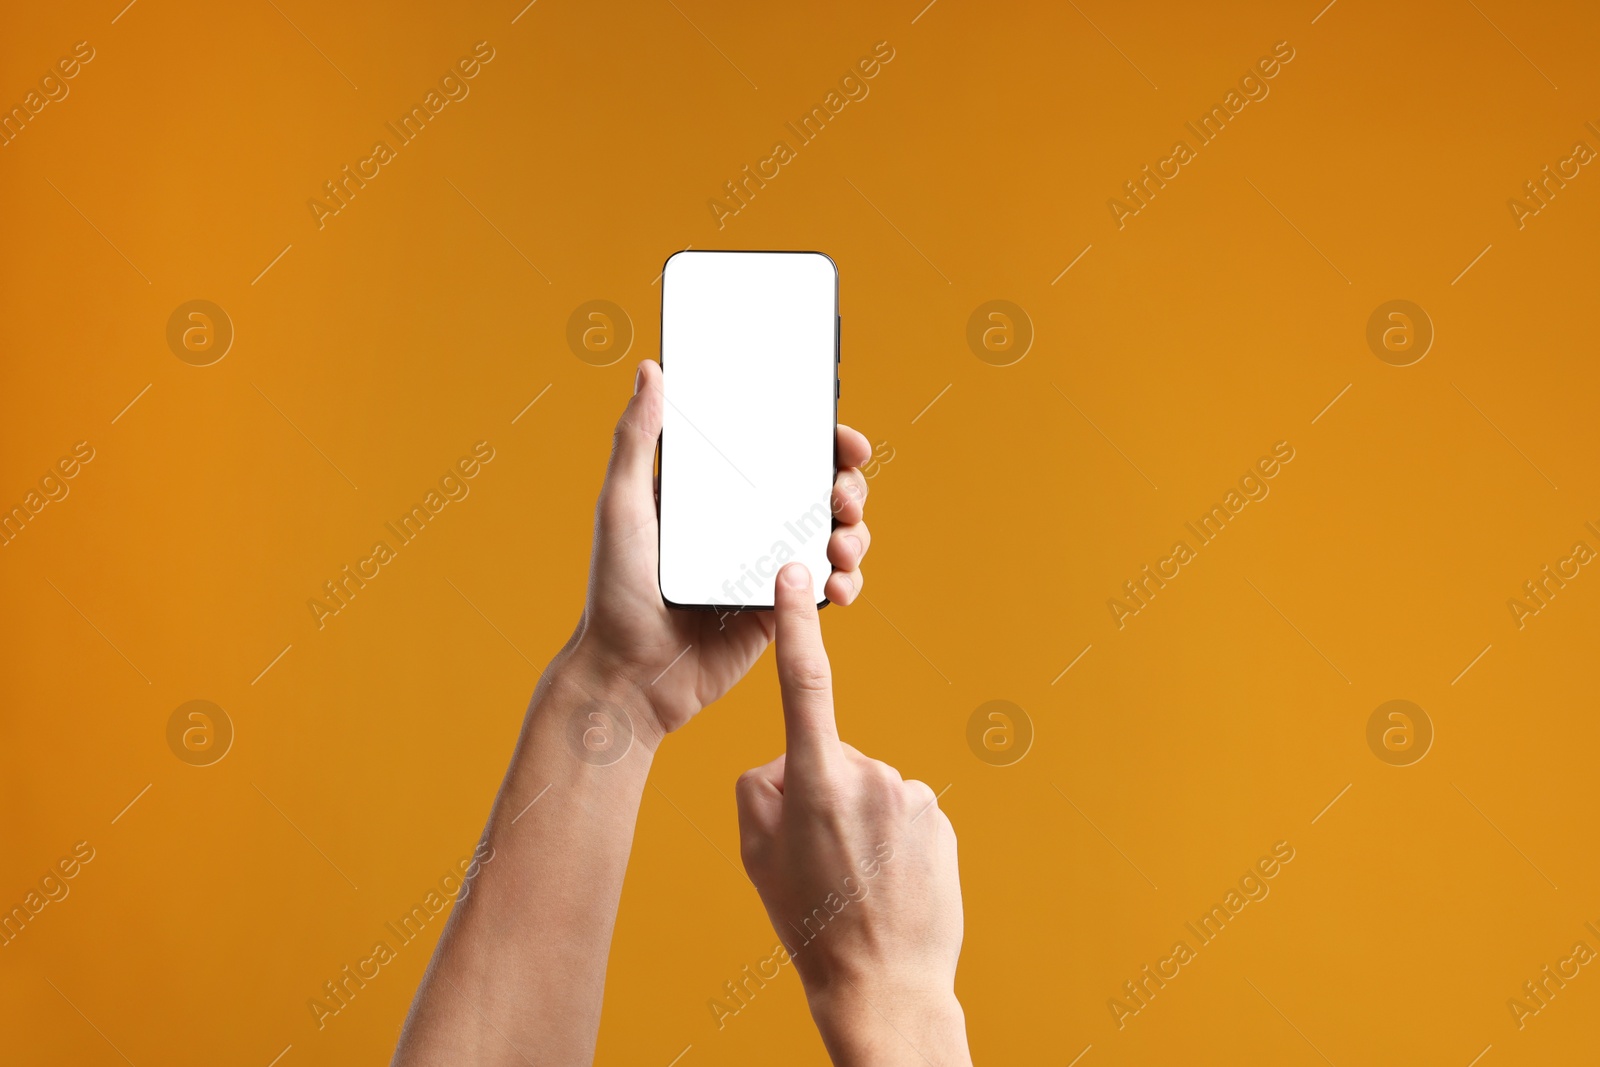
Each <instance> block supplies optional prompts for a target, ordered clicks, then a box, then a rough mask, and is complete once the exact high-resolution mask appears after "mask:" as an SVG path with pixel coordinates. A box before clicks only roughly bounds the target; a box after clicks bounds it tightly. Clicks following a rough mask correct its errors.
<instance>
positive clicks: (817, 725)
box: [773, 563, 844, 789]
mask: <svg viewBox="0 0 1600 1067" xmlns="http://www.w3.org/2000/svg"><path fill="white" fill-rule="evenodd" d="M814 596H815V594H814V593H813V592H812V586H811V575H810V573H809V572H808V571H807V570H806V569H805V567H803V566H801V565H800V564H798V563H791V564H789V565H788V566H786V567H784V568H783V569H782V570H781V571H779V572H778V579H777V584H776V586H775V588H774V590H773V614H774V615H775V616H776V621H777V634H776V636H775V638H774V645H775V646H776V655H777V660H778V685H779V688H780V689H781V690H782V692H783V727H784V737H785V746H786V748H787V749H788V760H787V768H788V775H787V777H788V781H789V785H790V787H791V788H795V787H798V788H800V789H804V787H805V783H806V782H808V781H811V780H813V779H815V778H817V777H819V776H821V775H823V774H825V773H827V772H828V770H829V768H831V767H832V766H833V765H834V764H835V763H836V762H837V761H838V760H839V759H840V758H841V757H842V756H843V751H844V750H843V749H842V748H840V746H839V727H838V725H837V724H836V723H835V722H834V718H833V671H832V668H831V667H830V666H829V665H828V650H827V649H826V648H824V647H823V644H822V623H821V620H820V619H819V618H818V617H817V604H816V601H815V599H814Z"/></svg>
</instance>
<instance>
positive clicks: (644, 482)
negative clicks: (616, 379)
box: [600, 359, 662, 517]
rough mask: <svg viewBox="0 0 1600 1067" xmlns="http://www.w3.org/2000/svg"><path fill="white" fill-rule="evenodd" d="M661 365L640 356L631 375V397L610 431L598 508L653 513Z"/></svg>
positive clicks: (611, 510) (660, 406)
mask: <svg viewBox="0 0 1600 1067" xmlns="http://www.w3.org/2000/svg"><path fill="white" fill-rule="evenodd" d="M661 411H662V392H661V367H660V365H659V364H657V363H656V362H655V361H654V360H649V359H647V360H644V361H643V362H641V363H640V364H639V370H638V373H637V375H636V376H635V378H634V389H633V399H631V400H629V401H628V406H627V407H626V408H625V409H623V412H622V417H621V418H619V419H618V420H617V428H616V432H615V433H614V434H613V435H612V441H611V461H610V463H608V464H607V466H606V483H605V488H604V489H602V490H601V493H600V503H601V507H602V509H604V510H606V511H608V512H611V513H613V514H618V513H619V511H618V509H620V514H622V515H627V514H629V513H631V512H632V511H634V510H638V511H639V512H640V516H637V517H642V515H644V514H646V513H648V514H650V515H653V514H654V513H655V497H654V492H655V458H656V441H657V440H658V439H659V438H660V437H661Z"/></svg>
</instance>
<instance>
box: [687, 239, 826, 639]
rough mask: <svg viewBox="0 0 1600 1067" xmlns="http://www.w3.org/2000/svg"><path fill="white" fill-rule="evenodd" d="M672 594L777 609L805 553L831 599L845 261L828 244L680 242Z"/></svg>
mask: <svg viewBox="0 0 1600 1067" xmlns="http://www.w3.org/2000/svg"><path fill="white" fill-rule="evenodd" d="M661 284H662V293H661V370H662V378H663V382H664V386H663V388H664V390H665V398H666V403H665V405H664V412H663V422H662V431H661V496H660V502H661V595H662V596H663V597H664V598H665V599H666V600H667V602H668V603H670V604H673V605H677V606H685V607H710V608H717V609H722V610H733V609H738V608H770V607H772V604H773V581H774V578H775V577H776V575H777V573H778V570H779V569H780V568H781V567H782V566H783V565H784V564H785V563H787V562H790V561H791V560H793V561H796V562H799V563H803V564H805V566H806V567H807V569H809V570H810V572H811V580H812V585H813V592H814V593H815V598H814V599H815V600H816V601H817V603H819V604H820V603H822V602H823V599H824V598H823V592H822V590H823V586H824V584H825V583H826V582H827V578H828V573H829V567H830V565H829V563H828V555H827V551H828V537H829V533H830V531H831V530H832V528H833V515H832V512H831V511H830V509H829V502H830V499H831V496H832V491H833V477H834V434H835V421H834V420H835V415H836V407H835V404H836V395H837V390H836V386H835V382H836V380H837V379H836V375H837V367H836V362H835V355H836V349H835V343H836V339H837V333H836V327H837V321H838V293H839V285H838V272H837V270H836V269H835V267H834V264H833V261H832V260H831V259H829V258H828V257H827V256H825V255H822V254H821V253H819V252H696V251H688V252H679V253H678V254H677V255H674V256H673V257H672V258H671V259H669V260H668V261H667V266H666V270H665V271H664V272H663V274H662V281H661Z"/></svg>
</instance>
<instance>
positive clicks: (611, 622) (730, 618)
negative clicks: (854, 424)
mask: <svg viewBox="0 0 1600 1067" xmlns="http://www.w3.org/2000/svg"><path fill="white" fill-rule="evenodd" d="M835 321H837V320H835ZM669 358H670V349H669ZM827 358H828V359H829V360H831V359H832V358H833V357H832V356H828V357H827ZM824 373H828V374H831V373H832V372H831V371H824ZM813 392H820V390H815V389H814V390H813ZM829 409H830V411H829V414H827V415H825V416H824V423H823V435H824V436H823V441H824V443H823V446H822V448H821V449H820V450H819V451H820V454H822V455H823V456H825V457H826V456H829V455H830V454H831V457H832V458H830V459H827V460H826V463H827V467H826V469H825V471H824V478H825V482H824V485H825V488H824V490H823V491H824V493H825V494H826V495H825V496H824V499H825V501H826V502H827V509H828V511H829V512H830V513H831V522H830V525H832V526H833V529H832V531H831V532H830V533H828V534H826V536H825V538H823V537H818V538H816V540H817V541H820V542H821V544H822V545H823V546H824V552H825V558H824V561H823V562H822V563H821V564H820V565H819V567H818V568H816V569H813V571H812V573H813V574H815V575H819V576H822V581H821V582H820V588H821V594H820V596H823V597H826V598H827V599H828V600H829V601H831V602H832V603H835V604H849V603H851V602H852V601H853V600H854V599H855V598H856V596H857V595H858V594H859V592H860V590H861V586H862V574H861V561H862V558H863V557H864V556H865V555H866V553H867V550H868V548H869V547H870V545H871V536H870V534H869V532H868V530H867V525H866V523H865V522H864V521H863V513H864V508H865V504H866V497H867V482H866V478H865V477H864V476H863V475H862V473H861V471H860V469H859V468H860V467H861V466H862V465H863V464H865V463H867V462H868V461H869V460H870V459H871V457H872V448H871V446H870V445H869V444H868V442H867V439H866V438H865V437H863V436H862V435H861V434H860V433H858V432H856V431H855V430H853V429H851V428H850V427H848V426H835V425H834V424H833V422H832V415H831V404H830V405H829ZM668 410H670V408H669V406H668V403H667V399H666V395H665V393H664V391H663V376H662V369H661V367H660V366H658V365H657V364H656V363H655V362H653V361H650V360H646V361H644V362H643V363H640V364H639V369H638V372H637V374H636V376H635V379H634V395H633V397H632V399H631V400H630V401H629V402H628V406H627V409H626V410H625V411H624V412H623V413H622V417H621V418H620V419H619V420H618V422H617V426H616V433H615V435H614V437H613V444H612V452H611V462H610V465H609V466H608V468H607V471H606V479H605V486H604V488H603V489H602V490H601V493H600V500H599V503H598V505H597V506H596V509H595V538H594V550H593V555H592V557H591V560H590V564H589V590H588V598H587V601H586V603H585V606H584V611H583V617H582V618H581V619H580V621H579V623H578V627H577V630H576V632H575V633H574V634H573V637H572V639H571V640H570V641H569V642H568V644H567V647H566V649H564V650H563V652H562V658H564V659H571V660H575V661H577V664H578V666H579V668H580V670H579V673H580V674H591V675H594V676H597V677H599V676H603V677H604V678H606V679H616V678H622V679H626V680H628V681H629V682H630V683H631V684H632V685H633V686H634V687H635V691H636V694H637V697H636V699H635V700H634V701H632V702H630V705H629V710H630V712H633V711H635V710H636V711H638V712H639V713H641V714H642V718H641V719H640V720H639V721H636V722H635V723H634V725H635V727H636V729H637V736H638V737H639V739H640V740H641V741H642V742H643V743H645V744H648V745H651V746H654V745H655V744H656V743H657V742H658V741H659V740H660V738H661V736H662V735H663V734H666V733H670V732H671V731H673V730H675V729H677V728H678V727H680V726H682V725H683V724H684V723H686V722H688V720H689V719H690V718H691V717H693V716H694V714H695V713H696V712H698V711H699V710H700V709H701V708H702V707H704V706H705V705H707V704H709V703H711V702H712V701H714V700H716V699H717V698H718V697H720V696H721V695H722V694H723V693H725V692H727V691H728V690H729V689H730V688H732V687H733V686H734V685H735V684H736V683H737V682H738V681H739V680H740V679H741V678H743V677H744V676H745V674H746V672H748V671H749V669H750V667H751V666H752V665H753V664H754V663H755V661H756V660H757V659H759V658H760V656H761V654H762V653H763V652H764V651H765V650H766V647H767V644H768V643H769V642H770V641H771V639H772V635H773V618H772V612H770V611H759V610H756V611H740V610H736V609H735V608H733V607H731V606H725V607H724V608H723V610H720V611H686V610H679V609H677V608H673V607H670V606H668V604H667V602H666V600H665V599H664V598H663V596H662V592H661V586H660V579H661V563H660V560H661V554H660V549H661V540H662V535H661V529H660V524H659V520H658V516H657V511H656V487H655V477H654V475H655V465H656V464H655V459H656V447H657V443H658V441H659V440H660V438H661V435H662V425H663V422H664V421H665V414H666V412H667V411H668ZM686 432H688V433H691V434H692V432H693V431H692V430H688V431H686ZM679 436H681V434H680V435H679ZM674 439H675V440H676V438H674ZM668 454H669V455H676V453H672V452H671V445H670V444H669V445H668ZM667 462H668V463H670V462H671V461H670V460H668V461H667ZM807 491H808V492H814V490H810V489H808V490H807ZM689 517H690V518H694V516H693V514H692V513H691V514H690V515H689ZM718 519H719V517H718V515H717V513H715V512H708V513H706V514H703V515H701V516H699V517H698V520H697V523H698V526H699V528H700V529H701V530H714V528H715V523H716V522H717V521H718ZM808 540H811V539H810V538H808ZM752 562H755V561H752ZM719 581H720V579H719ZM746 588H749V585H748V584H747V586H746ZM765 591H766V593H767V594H769V595H770V593H771V591H772V586H771V582H770V581H769V582H768V583H767V584H766V590H765ZM813 594H814V595H816V590H813ZM819 599H820V597H819ZM547 673H548V672H547Z"/></svg>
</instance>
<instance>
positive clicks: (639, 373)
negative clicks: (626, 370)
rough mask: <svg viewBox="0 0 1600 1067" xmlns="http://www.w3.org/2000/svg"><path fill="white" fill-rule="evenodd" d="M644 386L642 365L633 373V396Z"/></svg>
mask: <svg viewBox="0 0 1600 1067" xmlns="http://www.w3.org/2000/svg"><path fill="white" fill-rule="evenodd" d="M643 384H644V364H643V363H641V364H639V369H638V370H636V371H634V372H633V395H634V396H638V395H639V386H641V385H643Z"/></svg>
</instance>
